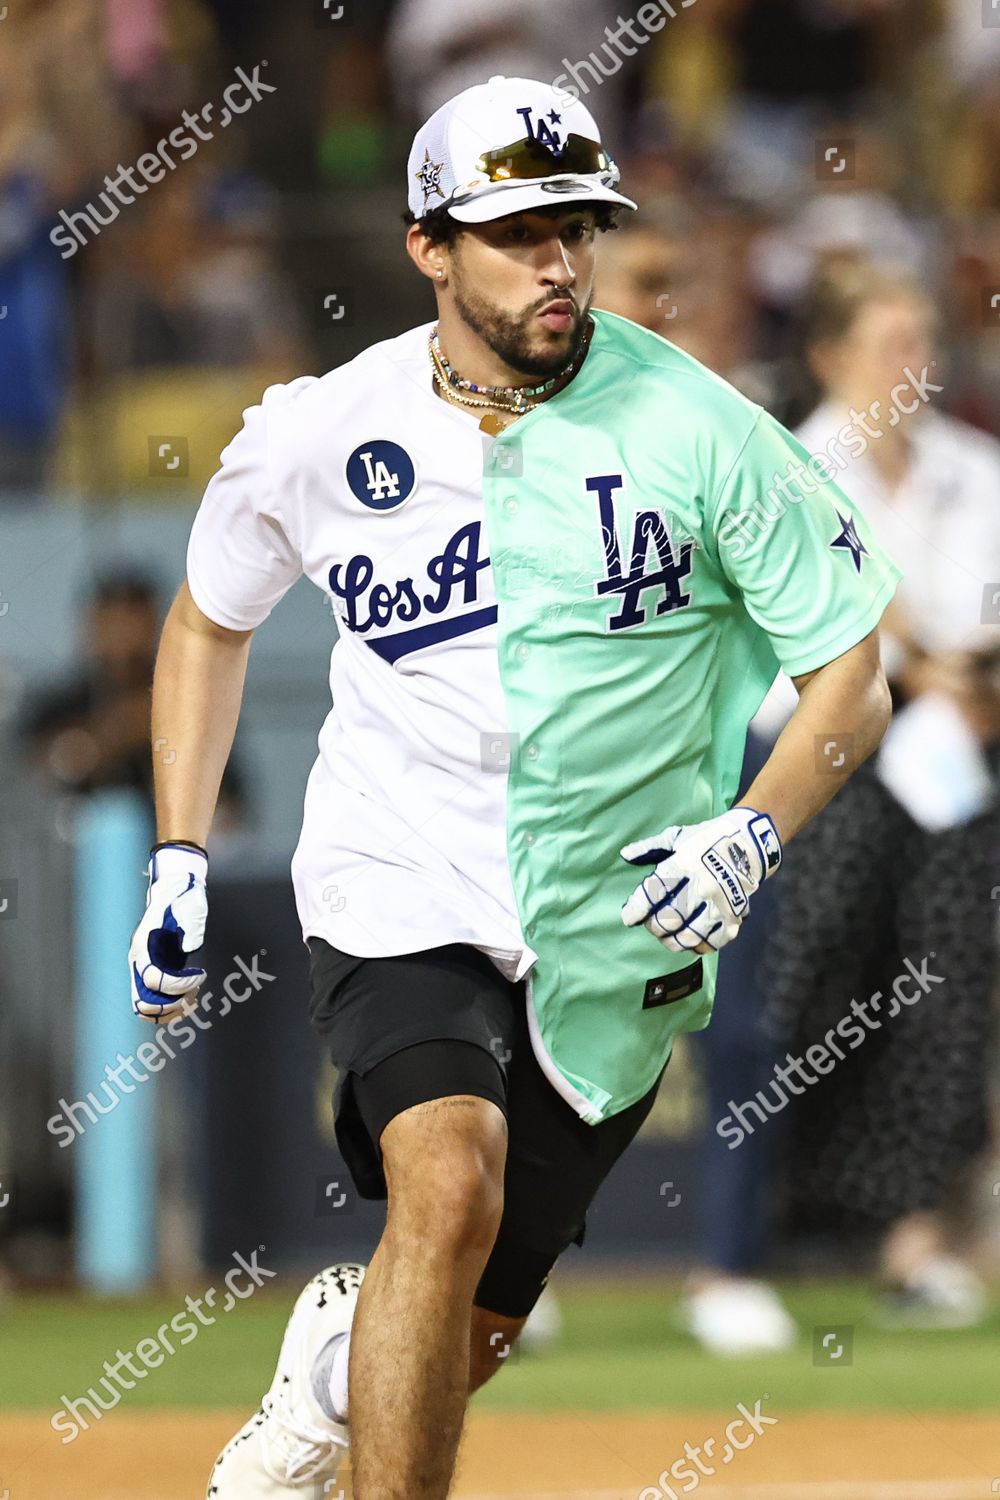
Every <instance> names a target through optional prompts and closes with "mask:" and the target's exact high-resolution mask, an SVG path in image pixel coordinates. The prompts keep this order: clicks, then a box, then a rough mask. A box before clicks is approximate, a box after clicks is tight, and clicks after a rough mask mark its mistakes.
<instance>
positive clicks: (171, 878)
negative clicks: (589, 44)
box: [128, 844, 208, 1021]
mask: <svg viewBox="0 0 1000 1500" xmlns="http://www.w3.org/2000/svg"><path fill="white" fill-rule="evenodd" d="M207 876H208V858H207V856H206V855H205V854H203V853H201V852H199V851H198V850H197V849H193V848H190V847H188V846H187V845H186V844H160V845H158V846H157V848H156V849H154V851H153V853H152V854H151V855H150V858H149V891H148V893H147V896H146V915H145V916H144V917H143V919H142V921H141V922H140V923H139V925H138V927H137V928H136V930H135V935H134V937H133V938H132V946H131V947H130V948H129V951H128V966H129V974H130V976H131V980H132V1009H133V1010H134V1011H135V1013H136V1015H137V1016H142V1018H143V1020H144V1021H169V1020H172V1019H173V1017H174V1016H177V1015H180V1014H181V1013H182V1012H183V1011H184V1010H186V1009H188V1008H189V1003H190V1002H191V1001H193V1000H194V999H195V997H196V996H197V994H198V991H199V990H200V989H201V986H202V984H203V983H204V980H205V970H204V969H198V968H192V967H189V966H188V964H187V962H186V958H187V954H189V953H194V952H195V951H196V950H197V949H198V948H200V947H201V945H202V941H203V939H204V937H205V921H206V918H207V917H208V898H207V896H206V893H205V881H206V878H207Z"/></svg>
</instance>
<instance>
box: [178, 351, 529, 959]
mask: <svg viewBox="0 0 1000 1500" xmlns="http://www.w3.org/2000/svg"><path fill="white" fill-rule="evenodd" d="M430 328H431V325H430V324H428V325H426V326H424V327H420V328H415V329H411V330H410V331H409V332H407V333H404V334H402V335H400V336H399V337H398V338H395V339H391V340H387V341H386V342H384V343H381V344H376V345H373V346H372V347H371V348H370V349H367V350H365V352H364V353H362V354H360V355H358V356H357V358H356V359H354V360H352V361H350V363H348V364H346V365H342V366H340V367H339V368H338V369H336V370H332V371H330V373H329V374H327V375H324V376H322V377H319V378H317V377H313V376H307V377H303V378H302V379H300V380H296V381H293V382H292V383H291V384H290V385H286V386H272V387H270V389H268V390H267V391H266V392H265V393H264V396H263V398H262V401H261V404H260V405H259V406H254V407H250V408H249V409H248V410H247V411H246V412H245V413H244V427H243V429H242V431H241V432H240V433H239V434H238V435H237V436H236V438H234V440H233V441H232V442H231V443H230V444H229V446H228V447H227V448H226V449H225V450H224V452H223V454H222V467H221V469H220V470H219V472H218V473H217V474H216V475H215V477H214V478H213V479H212V480H211V482H210V484H209V485H208V488H207V490H206V491H205V496H204V499H203V500H202V503H201V507H200V509H199V511H198V514H197V516H196V518H195V522H194V526H193V528H192V532H191V538H190V543H189V547H188V557H187V576H188V584H189V587H190V589H191V593H192V596H193V598H194V601H195V603H196V604H197V605H198V607H199V609H201V610H202V611H203V612H204V614H206V615H207V616H208V617H209V619H211V620H214V621H215V622H216V623H217V624H219V625H223V626H226V627H228V628H229V629H232V630H249V629H253V628H255V627H256V626H258V625H260V624H261V622H262V621H263V620H264V619H265V618H266V617H267V615H268V614H269V613H270V611H271V609H273V607H274V605H275V604H276V603H277V602H278V600H279V599H280V598H281V597H282V595H283V594H284V593H285V592H286V591H287V590H288V589H289V588H290V587H291V585H292V584H293V583H294V582H295V581H296V579H297V578H298V577H299V576H300V575H301V574H303V573H304V574H305V575H306V576H307V577H308V578H310V579H311V580H312V582H313V583H314V584H315V585H316V587H317V588H318V589H321V590H322V591H323V593H324V594H325V595H326V596H327V598H328V600H330V601H331V604H332V609H333V613H334V616H335V618H336V621H337V627H338V632H339V638H338V640H337V642H336V644H335V645H334V647H333V651H332V655H331V659H330V691H331V694H332V698H333V706H332V708H331V710H330V712H329V714H328V715H327V718H326V721H325V723H324V725H323V728H322V731H321V733H320V737H319V756H318V758H317V760H316V762H315V765H314V766H313V769H312V771H311V773H310V776H309V780H308V784H307V788H306V794H305V807H304V815H303V822H302V832H301V835H300V838H299V843H298V847H297V849H296V851H295V855H294V858H293V860H292V879H293V883H294V887H295V898H296V904H297V907H298V912H299V917H300V920H301V923H302V932H303V936H304V937H306V938H308V937H312V936H316V937H322V938H325V939H326V940H327V941H328V942H330V943H332V944H333V945H334V946H335V947H337V948H340V949H342V950H343V951H345V952H347V953H353V954H356V955H358V956H360V957H366V958H367V957H377V956H386V955H391V954H400V953H409V952H416V951H419V950H420V949H424V948H433V947H437V946H440V945H442V944H445V943H466V944H469V945H471V946H473V947H475V948H479V949H481V950H482V951H483V952H484V953H487V954H488V955H489V956H490V957H491V958H492V960H493V962H494V963H495V964H496V966H497V968H498V969H499V970H500V971H501V973H503V974H504V975H505V977H507V978H508V979H512V980H514V979H521V978H522V977H523V976H524V975H525V974H526V973H527V972H528V970H529V969H530V967H531V965H532V964H533V962H534V961H535V957H536V955H535V954H534V952H533V951H532V950H531V949H530V948H529V947H528V946H527V944H526V942H525V939H524V936H523V934H522V932H521V928H520V924H519V921H518V917H517V912H516V906H515V900H514V892H513V887H512V884H511V877H510V871H509V867H508V862H507V847H506V800H507V775H508V769H509V763H510V757H509V754H508V739H507V728H506V712H505V707H504V698H503V693H502V690H501V686H500V677H499V669H498V660H497V626H496V598H495V595H494V591H493V580H492V572H491V569H490V567H489V552H488V543H487V538H486V535H485V528H484V525H483V507H482V481H483V459H484V452H485V448H486V446H487V445H488V442H489V440H488V439H485V438H484V436H483V434H482V433H481V432H480V431H479V427H478V423H477V421H476V419H475V417H474V416H472V415H470V414H467V413H465V412H462V411H460V410H459V409H457V408H455V407H453V406H449V405H446V404H445V402H443V401H442V400H441V399H440V398H439V397H438V396H436V395H435V393H434V388H433V383H432V377H431V367H430V361H429V358H428V354H427V339H428V335H429V332H430Z"/></svg>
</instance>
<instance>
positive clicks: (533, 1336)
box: [517, 1286, 563, 1354]
mask: <svg viewBox="0 0 1000 1500" xmlns="http://www.w3.org/2000/svg"><path fill="white" fill-rule="evenodd" d="M562 1326H563V1317H562V1309H561V1308H560V1306H559V1303H558V1300H557V1298H556V1294H555V1292H554V1291H553V1290H552V1287H551V1286H547V1287H546V1288H545V1290H544V1292H543V1293H542V1295H541V1296H540V1297H539V1299H538V1301H537V1302H536V1303H535V1305H534V1307H533V1308H532V1309H531V1311H530V1313H529V1314H528V1321H527V1322H526V1323H525V1325H524V1327H523V1328H522V1329H521V1336H520V1338H519V1339H518V1341H517V1342H518V1345H519V1346H520V1348H521V1349H522V1351H523V1352H524V1353H525V1354H543V1353H544V1352H545V1350H546V1349H548V1348H550V1347H551V1346H552V1345H553V1344H554V1343H555V1342H556V1340H557V1339H558V1337H559V1335H560V1334H561V1333H562Z"/></svg>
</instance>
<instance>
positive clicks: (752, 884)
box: [621, 807, 781, 953]
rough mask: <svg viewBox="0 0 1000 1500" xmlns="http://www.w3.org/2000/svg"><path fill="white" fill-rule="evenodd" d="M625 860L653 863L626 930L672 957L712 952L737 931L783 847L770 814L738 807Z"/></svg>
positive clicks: (630, 851) (668, 834)
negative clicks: (640, 931) (649, 938)
mask: <svg viewBox="0 0 1000 1500" xmlns="http://www.w3.org/2000/svg"><path fill="white" fill-rule="evenodd" d="M621 855H622V858H623V859H627V860H628V862H629V864H633V865H645V864H655V865H656V869H655V870H653V871H652V873H651V874H649V875H647V876H646V877H645V879H644V880H643V881H642V883H641V885H638V886H636V888H635V890H634V891H633V892H632V894H631V896H630V897H629V898H628V900H627V901H626V902H625V905H624V906H623V907H622V921H623V922H624V923H625V926H626V927H638V926H639V924H640V923H641V924H642V925H643V926H644V927H645V929H646V931H647V932H650V933H652V935H653V937H655V938H658V939H659V941H660V942H661V943H662V944H663V946H664V947H665V948H669V949H670V951H671V952H672V953H711V952H712V951H713V950H716V949H719V948H724V947H725V945H726V944H727V943H731V942H732V940H733V938H734V937H735V936H736V934H737V933H738V932H739V930H740V924H741V922H742V921H743V918H744V917H745V916H746V914H747V912H748V911H749V909H750V897H751V896H752V895H753V893H754V891H756V890H757V889H758V888H759V887H760V886H761V885H762V884H763V882H764V881H765V880H766V879H767V877H768V876H769V875H773V874H774V871H775V870H776V869H777V868H778V866H779V865H780V864H781V841H780V839H779V838H778V834H777V830H776V829H775V826H774V824H773V823H772V822H771V819H770V818H769V817H767V815H766V814H764V813H758V812H754V810H753V808H750V807H734V808H731V809H730V811H729V812H727V813H724V814H723V816H722V817H721V818H710V819H709V821H708V822H707V823H692V824H691V825H690V826H688V827H674V828H665V829H664V830H663V832H662V833H659V834H657V835H656V836H655V837H653V838H650V839H640V840H639V841H638V842H637V843H635V844H626V845H625V847H624V849H623V850H622V851H621Z"/></svg>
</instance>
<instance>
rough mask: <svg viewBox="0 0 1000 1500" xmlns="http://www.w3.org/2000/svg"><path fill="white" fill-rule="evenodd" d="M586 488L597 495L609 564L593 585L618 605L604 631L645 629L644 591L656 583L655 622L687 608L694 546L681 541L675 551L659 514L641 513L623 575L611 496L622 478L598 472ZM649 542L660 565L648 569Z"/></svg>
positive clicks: (691, 543) (587, 482) (637, 519)
mask: <svg viewBox="0 0 1000 1500" xmlns="http://www.w3.org/2000/svg"><path fill="white" fill-rule="evenodd" d="M586 486H587V489H588V490H590V491H591V492H592V493H594V494H596V495H597V499H598V508H599V511H600V517H601V532H602V536H603V540H604V556H605V561H606V563H607V572H606V574H605V576H604V577H603V578H599V579H597V581H596V582H595V584H594V592H595V593H596V594H597V595H598V596H599V597H600V596H602V595H609V594H610V595H618V596H619V597H620V598H621V607H620V608H619V610H618V612H617V613H616V614H613V615H611V617H610V618H609V620H608V624H607V628H608V630H609V631H617V630H632V629H634V628H635V627H636V626H637V625H645V623H646V611H647V609H648V607H649V606H648V604H647V603H642V602H641V599H642V594H643V590H645V589H651V588H654V587H656V586H657V585H659V586H660V587H661V588H662V590H663V592H662V595H661V597H660V598H659V599H658V600H657V603H656V609H655V611H654V618H655V616H656V615H665V614H668V613H669V612H670V611H671V610H674V609H684V608H685V607H686V606H687V605H688V604H690V603H691V595H690V594H688V593H686V592H685V591H684V589H683V588H682V586H681V583H682V580H683V579H685V578H687V577H688V575H689V574H690V572H691V554H692V552H693V551H694V543H693V542H684V543H682V544H681V546H680V547H678V548H676V549H675V548H674V544H673V542H672V541H671V539H670V528H669V527H668V525H667V521H666V517H665V516H664V514H663V512H662V510H659V509H656V510H640V511H639V512H637V514H636V517H635V520H634V521H633V523H632V539H631V547H630V551H629V570H628V573H627V574H626V573H625V572H624V570H623V568H622V547H621V542H620V540H619V537H618V525H617V520H616V517H615V505H614V493H615V491H616V490H620V489H621V488H622V486H623V480H622V476H621V475H620V474H598V475H595V476H594V477H593V478H591V479H588V480H587V481H586ZM651 543H652V546H653V550H654V552H655V554H656V563H657V564H658V566H655V565H654V566H653V567H652V568H650V567H649V562H650V558H649V550H650V544H651Z"/></svg>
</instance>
